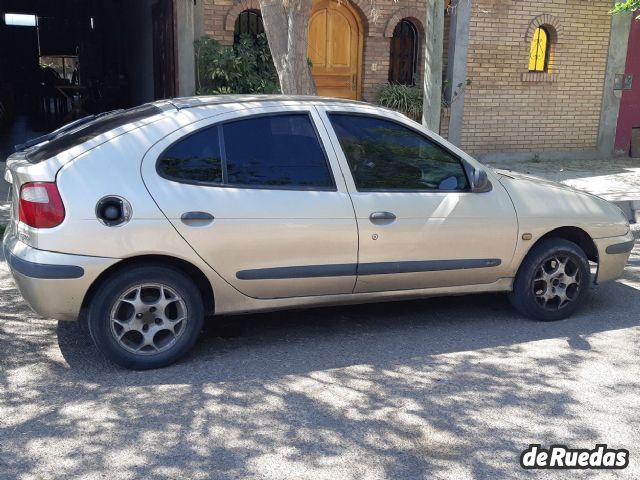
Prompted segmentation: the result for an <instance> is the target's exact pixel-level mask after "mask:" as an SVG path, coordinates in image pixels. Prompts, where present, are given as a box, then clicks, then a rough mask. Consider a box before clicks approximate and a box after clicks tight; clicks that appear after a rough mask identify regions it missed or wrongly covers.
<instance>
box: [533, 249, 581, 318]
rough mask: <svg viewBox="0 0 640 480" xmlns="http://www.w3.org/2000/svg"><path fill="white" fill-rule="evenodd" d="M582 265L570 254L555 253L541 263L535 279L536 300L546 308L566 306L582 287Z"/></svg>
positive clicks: (555, 308) (554, 308) (553, 308)
mask: <svg viewBox="0 0 640 480" xmlns="http://www.w3.org/2000/svg"><path fill="white" fill-rule="evenodd" d="M581 281H582V279H581V276H580V267H579V264H578V262H577V261H576V260H575V259H574V258H573V257H571V256H569V255H553V256H550V257H548V258H546V259H545V260H544V261H543V262H541V263H540V265H539V266H538V268H537V270H536V274H535V277H534V279H533V285H532V288H533V294H534V296H535V299H536V302H537V303H538V305H540V306H541V307H542V308H544V309H545V310H551V311H556V310H560V309H563V308H565V307H566V306H567V305H569V304H570V303H571V302H573V301H574V300H575V299H576V298H578V293H579V291H580V287H581Z"/></svg>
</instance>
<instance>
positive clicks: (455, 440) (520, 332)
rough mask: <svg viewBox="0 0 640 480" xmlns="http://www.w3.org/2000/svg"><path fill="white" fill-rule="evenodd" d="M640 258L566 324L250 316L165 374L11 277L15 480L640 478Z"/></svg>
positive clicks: (426, 314)
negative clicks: (99, 345) (55, 314)
mask: <svg viewBox="0 0 640 480" xmlns="http://www.w3.org/2000/svg"><path fill="white" fill-rule="evenodd" d="M639 254H640V251H639V249H638V248H636V252H635V254H634V256H633V258H632V261H631V266H630V267H629V269H628V273H627V274H626V276H625V278H624V279H623V280H621V281H618V282H615V283H610V284H605V285H601V286H599V287H596V288H595V289H594V290H593V294H592V298H591V301H590V303H589V305H588V306H587V308H585V309H584V310H583V311H582V313H581V314H579V315H577V316H576V317H574V318H572V319H569V320H566V321H562V322H557V323H548V324H544V323H536V322H532V321H528V320H524V319H522V318H519V317H518V316H516V315H515V314H514V313H513V311H512V310H511V309H510V307H509V305H508V303H507V301H506V299H505V298H504V296H502V295H480V296H474V297H462V298H449V299H431V300H424V301H412V302H401V303H392V304H385V305H368V306H355V307H346V308H345V307H341V308H332V309H317V310H311V311H294V312H287V313H276V314H268V315H251V316H245V317H238V318H231V319H224V324H222V325H215V324H209V326H208V327H207V329H206V331H205V334H204V335H203V338H202V340H201V341H200V342H199V344H198V346H197V348H196V349H195V351H194V352H193V354H192V355H190V356H189V357H188V358H187V359H185V360H183V361H182V362H180V363H179V364H178V365H175V366H173V367H170V368H166V369H163V370H159V371H152V372H130V371H124V370H119V369H116V368H114V367H112V366H111V365H109V364H107V363H105V362H104V361H103V360H102V359H101V358H100V357H98V356H97V353H96V351H95V350H94V348H93V347H92V346H91V344H90V343H89V341H88V340H87V339H86V338H85V337H83V336H82V333H81V331H80V329H79V327H78V326H77V325H76V324H71V323H57V322H55V321H52V320H43V319H40V318H38V317H37V316H35V315H34V314H32V313H31V312H30V311H29V310H28V309H27V308H25V306H24V305H23V304H22V303H21V299H20V296H19V295H18V293H17V292H16V290H15V289H14V288H13V286H12V284H11V283H10V281H9V279H8V277H7V274H6V265H4V264H0V369H1V373H0V478H3V479H4V478H12V479H13V478H18V479H36V478H37V479H41V478H42V479H45V478H47V479H48V478H63V479H71V478H73V479H75V478H91V479H94V478H95V479H102V478H108V479H109V480H116V479H132V478H154V479H155V478H160V479H164V478H166V479H177V478H185V479H186V478H189V479H190V478H195V479H197V478H267V479H282V478H308V479H324V478H326V479H331V480H336V479H341V480H342V479H366V478H388V479H402V478H407V479H414V478H455V479H467V478H468V479H471V478H474V479H475V478H486V479H498V478H520V477H522V478H524V477H527V478H566V476H567V475H566V474H567V472H548V471H547V472H544V471H542V472H529V474H527V472H525V471H523V470H521V469H520V467H519V464H518V461H519V454H520V452H521V451H522V450H523V449H524V448H525V447H526V446H527V445H528V444H529V443H543V444H546V445H548V444H549V443H560V444H566V445H569V446H572V447H585V448H589V447H593V446H594V445H595V443H608V444H609V445H610V446H612V447H615V448H627V449H629V450H630V451H631V461H630V466H629V467H628V468H627V470H625V471H619V472H598V477H599V478H613V477H620V478H640V458H639V455H640V450H639V447H638V445H640V394H639V392H640V375H639V373H640V315H639V313H640V256H639ZM588 473H594V472H572V475H571V476H572V477H573V476H579V477H584V476H585V474H588ZM589 477H590V478H594V476H593V475H591V476H589Z"/></svg>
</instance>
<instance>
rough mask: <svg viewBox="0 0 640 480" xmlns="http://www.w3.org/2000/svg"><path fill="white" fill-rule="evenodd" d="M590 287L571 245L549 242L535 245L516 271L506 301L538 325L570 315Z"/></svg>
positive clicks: (583, 262) (582, 260)
mask: <svg viewBox="0 0 640 480" xmlns="http://www.w3.org/2000/svg"><path fill="white" fill-rule="evenodd" d="M590 283H591V271H590V268H589V261H588V260H587V256H586V255H585V253H584V251H583V250H582V249H581V248H580V247H579V246H578V245H576V244H575V243H573V242H570V241H568V240H564V239H562V238H549V239H546V240H543V241H541V242H540V243H539V244H537V245H535V246H534V247H533V248H532V249H531V251H530V252H529V253H528V254H527V256H526V257H525V259H524V261H523V262H522V264H521V265H520V268H519V269H518V273H517V274H516V278H515V281H514V283H513V290H512V291H511V292H510V293H509V300H510V301H511V304H512V305H513V307H514V308H515V309H516V310H518V312H520V313H522V314H523V315H525V316H527V317H529V318H533V319H536V320H542V321H554V320H561V319H563V318H566V317H568V316H570V315H571V314H573V313H574V312H575V311H576V310H577V309H578V308H580V306H582V304H584V302H585V300H586V298H587V296H588V290H589V285H590Z"/></svg>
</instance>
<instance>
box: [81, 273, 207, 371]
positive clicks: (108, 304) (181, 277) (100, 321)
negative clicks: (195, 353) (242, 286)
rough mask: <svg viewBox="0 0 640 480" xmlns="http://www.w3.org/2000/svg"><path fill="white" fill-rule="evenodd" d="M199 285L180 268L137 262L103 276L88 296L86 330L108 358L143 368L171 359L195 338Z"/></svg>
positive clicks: (199, 315) (200, 316) (199, 309)
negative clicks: (94, 292)
mask: <svg viewBox="0 0 640 480" xmlns="http://www.w3.org/2000/svg"><path fill="white" fill-rule="evenodd" d="M203 322H204V306H203V302H202V296H201V294H200V291H199V290H198V288H197V287H196V286H195V284H194V283H193V281H191V279H190V278H189V277H188V276H187V275H185V274H184V273H183V272H181V271H180V270H177V269H174V268H171V267H164V266H138V267H132V268H130V269H127V270H124V271H118V272H116V273H115V274H113V275H111V276H110V277H108V278H107V279H106V280H105V281H104V282H103V283H102V284H101V286H100V288H99V289H98V291H97V293H96V295H95V296H94V297H93V299H92V300H91V302H90V305H89V311H88V326H89V333H90V334H91V338H92V339H93V342H94V344H95V345H96V347H97V348H98V350H99V351H100V352H101V353H102V354H103V355H104V356H105V357H106V358H107V359H109V360H110V361H112V362H113V363H115V364H117V365H119V366H121V367H123V368H129V369H135V370H147V369H152V368H160V367H164V366H167V365H170V364H172V363H174V362H175V361H176V360H178V359H179V358H180V357H182V356H183V355H185V354H186V353H187V352H188V351H189V350H190V349H191V347H193V345H194V343H195V342H196V340H197V339H198V336H199V334H200V331H201V330H202V325H203Z"/></svg>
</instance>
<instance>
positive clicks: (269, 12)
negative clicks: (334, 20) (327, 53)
mask: <svg viewBox="0 0 640 480" xmlns="http://www.w3.org/2000/svg"><path fill="white" fill-rule="evenodd" d="M311 4H312V2H311V0H260V9H261V13H262V21H263V23H264V31H265V33H266V35H267V40H268V41H269V49H270V50H271V56H272V57H273V63H274V65H275V67H276V71H277V72H278V79H279V80H280V89H281V90H282V93H284V94H288V95H315V94H316V85H315V82H314V81H313V77H312V76H311V69H310V67H309V63H308V60H307V37H308V32H309V16H310V15H311Z"/></svg>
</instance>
